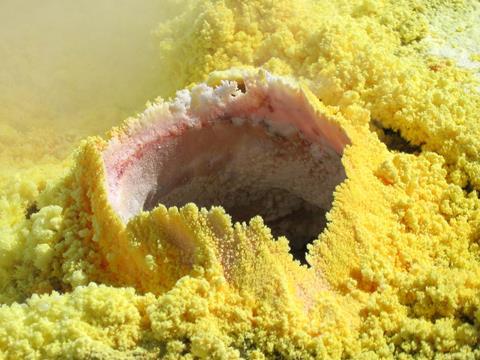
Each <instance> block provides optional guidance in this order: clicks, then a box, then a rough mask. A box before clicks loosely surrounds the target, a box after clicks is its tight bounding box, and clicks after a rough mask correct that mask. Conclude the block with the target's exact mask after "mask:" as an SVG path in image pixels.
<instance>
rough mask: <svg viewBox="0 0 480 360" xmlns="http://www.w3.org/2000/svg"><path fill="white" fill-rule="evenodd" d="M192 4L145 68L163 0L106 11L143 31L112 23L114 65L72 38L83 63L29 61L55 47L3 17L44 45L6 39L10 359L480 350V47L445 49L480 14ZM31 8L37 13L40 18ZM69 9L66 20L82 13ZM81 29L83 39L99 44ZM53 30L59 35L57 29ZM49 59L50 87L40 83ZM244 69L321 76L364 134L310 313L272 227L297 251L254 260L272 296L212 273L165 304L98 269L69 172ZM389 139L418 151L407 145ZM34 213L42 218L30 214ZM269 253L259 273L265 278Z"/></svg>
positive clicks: (2, 311) (3, 248)
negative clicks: (106, 142)
mask: <svg viewBox="0 0 480 360" xmlns="http://www.w3.org/2000/svg"><path fill="white" fill-rule="evenodd" d="M5 4H7V5H2V6H7V8H8V7H10V8H14V6H13V4H14V3H13V2H12V3H11V4H9V3H8V2H5ZM189 4H190V5H188V7H187V5H183V6H184V8H183V9H184V10H185V11H184V14H183V15H181V16H180V17H178V18H175V19H172V20H171V21H170V22H167V23H163V24H162V25H160V26H158V27H157V29H156V35H155V36H156V38H155V39H156V40H155V41H156V42H157V46H158V47H159V50H158V49H157V52H156V54H157V55H155V56H157V57H156V58H155V61H151V58H149V57H148V56H147V57H148V59H147V60H146V59H145V54H151V53H150V52H149V51H151V50H149V49H148V47H149V45H148V36H147V34H148V31H146V30H145V28H143V26H145V27H146V26H147V25H144V24H150V25H149V26H153V24H154V23H156V22H159V21H160V20H162V16H163V15H162V14H161V12H162V9H160V8H161V6H159V5H157V6H156V7H155V6H154V5H152V4H147V3H143V5H142V6H144V8H142V9H143V10H142V11H139V14H138V17H135V16H133V15H131V14H130V9H131V8H130V5H128V4H127V3H126V2H122V3H120V4H119V5H118V9H119V10H118V12H119V14H120V15H119V16H118V17H115V16H113V17H111V16H107V15H108V14H109V11H108V10H109V8H108V7H107V6H106V5H105V6H106V8H105V9H103V10H102V11H103V12H102V11H100V12H99V13H100V14H104V15H102V16H103V17H102V16H100V15H98V17H99V19H98V20H97V21H96V23H97V26H99V27H101V26H102V24H103V23H104V22H106V23H109V21H110V20H107V19H112V18H118V21H119V22H120V23H122V21H123V23H125V22H126V20H125V21H124V20H122V19H132V18H133V17H135V19H136V20H135V21H132V20H129V21H132V22H133V23H135V24H136V25H135V26H137V27H135V26H133V25H132V27H133V28H135V29H137V30H135V31H134V30H132V29H133V28H130V31H129V30H128V28H127V29H125V28H122V27H120V26H118V24H117V25H115V26H114V25H111V26H112V28H113V29H117V30H118V29H123V30H122V31H124V32H123V33H122V32H121V31H120V30H118V32H117V31H116V30H115V31H114V30H111V29H110V33H111V35H112V38H111V40H112V41H113V43H112V44H113V45H112V46H114V48H116V49H117V50H118V53H117V54H118V56H116V57H114V58H113V59H111V58H110V55H109V52H108V51H107V50H108V49H109V47H108V44H107V43H108V41H105V42H102V41H101V40H99V39H98V37H97V36H90V37H88V39H87V38H82V39H77V38H76V37H74V36H73V35H72V37H73V39H74V40H78V41H79V42H80V48H81V49H83V51H80V50H78V51H79V54H75V53H74V54H73V55H72V51H76V50H73V49H77V47H73V45H69V46H72V47H67V50H68V49H69V51H67V52H62V51H60V50H58V49H57V50H55V49H53V50H52V49H49V51H54V50H55V51H60V54H57V56H53V57H52V56H50V55H49V56H46V55H44V60H43V61H44V63H41V62H39V61H38V59H37V58H36V59H33V58H32V59H31V60H30V61H31V62H29V61H28V56H25V53H24V52H26V53H29V51H30V54H38V53H39V51H38V49H37V50H35V47H36V46H41V45H38V42H37V41H36V40H38V37H39V36H38V34H36V33H35V27H34V26H33V25H32V24H33V22H32V21H22V20H20V19H21V18H22V17H21V16H19V17H18V18H15V17H13V16H10V17H9V16H8V15H7V12H6V11H0V14H1V15H0V16H2V18H1V20H0V22H1V23H2V26H5V28H8V29H10V31H14V30H13V29H15V27H14V24H17V25H18V24H20V25H18V26H27V25H22V24H30V26H32V28H31V29H29V30H28V31H27V30H25V31H24V34H29V36H32V37H31V38H30V40H28V39H29V38H28V37H24V38H18V37H17V36H16V35H15V36H14V35H12V36H10V43H6V42H2V45H1V47H0V53H1V54H2V59H6V60H2V61H5V63H2V65H1V66H2V71H1V72H0V76H1V77H0V90H1V91H0V105H1V106H0V166H1V168H2V174H1V175H0V185H1V187H0V301H1V302H2V303H3V304H4V305H2V307H1V308H0V324H1V326H0V353H1V354H2V355H3V356H4V357H6V358H11V359H17V358H25V357H27V356H29V357H30V358H46V357H47V358H48V357H50V358H55V357H66V356H71V357H74V358H122V357H123V358H139V357H140V358H141V357H148V356H152V357H153V356H156V355H158V354H163V355H167V354H168V356H170V357H171V358H177V357H179V356H185V357H187V358H188V357H190V358H192V357H194V356H197V357H213V358H215V357H216V358H238V357H250V358H264V357H266V358H278V357H284V358H302V359H303V358H308V357H315V356H316V357H320V358H352V357H353V358H358V359H371V358H382V359H383V358H413V357H420V358H433V357H437V358H454V357H455V356H456V358H475V357H479V356H480V353H479V351H478V350H477V349H478V348H479V345H480V344H479V341H478V339H479V332H480V310H478V309H479V305H480V249H479V243H478V242H479V238H480V214H479V205H480V202H479V198H478V192H477V191H478V190H480V95H479V92H478V78H477V77H476V74H475V71H476V70H475V69H474V70H469V69H465V68H462V67H461V65H464V63H465V61H464V60H465V57H463V55H464V54H465V51H467V52H469V55H470V57H469V59H470V60H469V61H471V62H472V63H473V64H474V63H475V61H478V56H479V54H475V53H474V52H475V51H477V50H476V49H478V43H476V44H475V42H474V43H473V45H472V42H471V39H470V37H468V39H469V40H468V41H465V43H466V45H465V46H464V47H462V46H463V45H462V43H461V39H462V36H461V35H458V36H456V37H455V38H456V39H459V40H458V43H456V44H455V46H457V47H460V50H459V51H451V50H448V51H445V50H442V51H440V50H439V49H438V48H435V46H441V47H442V48H443V49H444V48H446V47H448V46H450V44H448V41H447V42H446V43H441V44H440V45H438V44H439V43H438V41H432V40H431V38H433V39H435V37H437V38H438V36H439V34H440V35H441V34H447V35H446V36H449V35H448V34H451V33H452V30H451V27H452V19H464V20H465V23H464V24H462V27H463V30H462V28H459V29H458V30H457V31H458V32H459V33H461V32H462V31H469V32H471V33H478V31H476V30H475V25H476V22H475V17H472V16H471V14H475V13H476V12H475V11H477V7H478V5H475V4H477V3H475V2H462V1H453V0H452V1H440V0H438V1H429V2H427V1H424V2H422V1H413V0H411V1H407V0H404V1H380V0H379V1H373V0H364V1H342V0H335V1H326V0H325V1H307V0H300V1H299V0H295V1H293V0H280V1H266V0H252V1H248V2H240V1H233V0H232V1H207V0H203V1H198V2H191V3H189ZM29 5H30V6H27V5H26V6H25V8H24V9H21V11H19V12H20V13H21V14H22V15H23V17H25V18H26V19H33V18H35V16H36V15H32V14H30V13H29V11H32V12H34V11H33V10H32V9H33V8H32V6H31V4H29ZM109 6H111V7H112V8H113V5H111V4H110V5H109ZM47 10H48V11H50V12H53V13H55V12H54V11H51V9H48V7H47ZM47 10H46V11H47ZM70 10H71V11H68V12H67V11H65V12H63V13H62V17H61V18H62V21H67V19H70V18H69V16H70V15H71V14H72V13H75V11H73V9H70ZM36 11H40V10H36ZM85 11H86V10H85ZM156 13H158V14H160V15H159V16H158V19H157V18H156V16H155V14H156ZM97 14H98V13H97ZM29 16H30V18H29ZM42 16H46V15H45V14H43V15H42ZM40 18H41V16H40ZM55 18H58V16H57V17H55ZM75 19H76V18H75V17H74V18H73V20H72V22H71V23H70V22H69V24H70V25H71V27H72V28H73V29H70V30H69V31H70V32H71V33H72V34H77V33H78V34H80V33H81V32H82V31H85V32H86V33H87V34H90V35H92V34H93V33H95V34H97V33H96V32H93V31H92V32H90V30H88V26H87V24H86V23H84V22H83V21H82V20H84V19H83V18H79V19H77V20H75ZM144 19H150V20H148V22H147V20H145V22H144ZM442 19H445V20H444V21H443V23H445V27H444V28H442V26H441V24H442ZM12 23H13V24H12ZM453 23H454V21H453ZM5 24H6V25H5ZM130 24H132V23H130ZM70 25H69V26H70ZM44 26H45V25H44ZM83 27H86V28H85V29H83ZM138 27H141V28H142V29H143V30H138ZM47 28H48V29H49V30H48V31H50V32H47V33H48V37H49V38H52V39H57V40H58V37H59V36H60V35H59V32H58V31H57V30H58V29H55V24H54V23H53V24H51V27H47ZM67 28H68V27H67ZM78 28H82V30H79V29H78ZM472 28H473V30H472ZM439 29H441V30H439ZM465 29H466V30H465ZM74 30H76V31H74ZM45 31H46V30H45ZM19 32H20V33H21V31H19ZM32 32H33V33H32ZM13 33H14V34H16V33H15V31H14V32H13ZM63 33H64V34H65V33H66V34H68V32H63ZM132 33H133V34H135V36H133V35H131V34H132ZM2 34H3V33H2ZM32 34H33V35H32ZM138 34H142V35H138ZM130 35H131V37H132V38H133V39H132V38H129V36H130ZM2 36H3V35H2ZM5 36H6V38H8V36H7V35H5ZM25 36H26V35H25ZM75 36H79V35H75ZM117 36H118V37H117ZM31 39H35V41H34V43H32V44H30V45H28V44H29V43H28V41H33V40H31ZM139 39H141V40H139ZM109 40H110V38H109ZM477 41H478V40H477ZM115 42H118V43H116V45H115ZM19 43H20V44H22V46H20V45H18V44H19ZM46 43H47V44H50V42H46ZM125 43H127V44H128V43H130V44H131V43H134V45H129V46H127V45H125ZM4 44H6V45H4ZM23 44H25V46H23ZM92 44H95V46H94V48H98V49H102V51H104V52H105V53H102V54H103V55H98V54H97V55H96V56H93V57H92V58H91V60H92V63H89V64H88V65H86V63H88V61H87V59H86V58H85V57H87V56H86V55H85V53H84V51H88V49H90V46H91V45H92ZM445 44H446V45H445ZM31 46H32V47H33V48H32V47H31ZM49 46H50V45H49ZM475 46H477V47H475ZM103 47H105V49H103ZM47 48H48V46H47ZM29 49H30V50H29ZM457 49H458V48H457ZM465 49H466V50H465ZM458 54H461V55H458ZM438 55H442V56H449V57H439V56H438ZM457 55H458V56H460V58H458V56H457ZM82 56H85V57H84V58H82ZM152 56H154V55H152ZM51 59H57V60H58V62H57V63H55V62H54V63H52V60H51ZM462 59H463V60H462ZM456 60H458V65H460V66H457V64H456ZM461 60H462V61H463V63H462V61H461ZM79 63H80V64H79ZM32 64H34V65H35V66H38V67H39V69H40V70H39V71H38V73H35V75H36V76H37V77H38V78H39V79H41V81H35V79H33V78H31V77H33V75H29V74H28V71H30V70H31V69H33V67H32ZM241 65H252V66H255V67H258V66H262V67H265V68H267V69H269V70H270V71H272V72H275V73H278V74H281V75H292V76H294V77H295V78H297V79H302V80H304V81H306V82H307V83H308V85H309V87H310V89H311V90H312V92H313V93H314V94H315V96H316V97H317V98H319V99H320V100H321V101H322V102H323V103H324V104H325V105H328V106H331V107H332V109H333V110H332V111H336V112H338V114H340V115H341V116H342V117H343V118H344V119H345V124H344V126H345V128H346V129H347V131H348V133H349V135H350V137H351V139H352V146H351V147H350V148H348V149H347V151H346V153H345V155H344V165H345V168H346V171H347V177H348V179H347V180H346V181H345V182H344V183H343V184H342V185H341V186H340V188H339V189H337V192H336V194H335V202H334V206H333V209H332V211H331V212H330V214H329V217H328V219H329V221H330V223H329V226H328V228H327V230H326V231H324V232H323V233H322V234H321V235H320V236H319V239H318V240H317V241H316V242H315V244H314V245H313V246H312V247H311V249H310V257H309V261H310V263H311V265H312V267H314V268H315V269H318V271H321V273H322V274H323V275H324V276H325V279H326V281H327V282H328V286H329V291H325V292H321V293H320V294H319V296H318V299H316V302H315V305H314V307H313V308H312V309H313V310H311V311H310V313H309V314H308V315H305V314H304V313H302V312H299V311H297V309H294V308H291V307H290V306H289V305H290V303H289V294H288V292H282V291H281V290H282V289H279V288H276V284H277V282H278V281H279V280H280V279H277V278H276V277H278V274H277V273H275V272H274V271H272V269H274V268H275V269H277V268H282V269H284V268H285V269H287V270H288V267H289V266H290V265H289V263H288V261H290V260H289V259H287V257H286V256H284V255H285V254H286V251H287V249H286V245H287V244H286V242H285V241H279V242H277V243H274V242H273V240H272V239H271V238H270V237H269V236H268V234H267V233H266V232H265V228H264V227H263V225H262V224H261V223H259V222H258V221H256V222H255V221H254V222H252V223H251V224H250V226H249V227H248V228H246V229H244V230H242V231H244V232H245V233H246V234H247V235H248V236H249V237H250V238H252V239H256V240H258V241H259V242H261V243H265V244H269V245H266V246H268V247H270V248H275V249H276V250H275V251H277V252H278V254H281V255H279V256H278V257H268V256H267V255H265V257H264V258H262V259H261V260H258V259H255V258H254V259H252V262H251V263H245V264H244V269H245V276H246V278H248V280H249V281H252V282H255V283H256V284H258V288H262V289H263V288H265V289H266V290H265V291H262V292H260V293H261V294H264V295H265V294H266V295H265V296H260V297H259V296H257V295H258V293H255V292H248V291H247V292H245V293H240V292H238V291H235V289H232V288H231V287H230V286H227V285H226V284H224V283H223V282H222V281H221V279H219V278H218V277H215V276H213V275H212V274H214V273H215V272H214V271H213V270H215V269H209V268H208V266H206V267H205V268H198V269H195V272H194V273H192V274H190V276H186V277H184V278H182V279H181V280H179V281H178V282H176V283H175V284H174V285H173V284H172V287H171V289H170V290H169V291H166V292H161V293H158V292H157V293H155V294H152V293H144V294H140V293H139V292H138V291H136V289H135V284H130V285H131V286H130V287H122V286H121V285H120V284H112V283H111V281H110V282H109V279H108V278H107V277H105V276H104V274H102V270H101V269H100V268H99V267H96V266H95V265H94V264H96V261H95V259H96V258H95V257H96V254H95V252H94V251H93V249H94V246H93V245H92V246H90V245H88V243H87V242H86V241H84V240H83V239H86V238H88V237H89V236H90V234H91V231H92V227H91V226H90V225H89V223H88V221H89V216H90V215H89V214H88V211H83V209H82V207H81V204H82V195H81V191H80V185H79V184H80V183H81V182H82V178H81V176H80V177H76V174H77V175H78V174H79V173H78V172H76V171H75V170H74V171H73V172H71V173H70V172H69V171H70V169H72V168H73V169H76V167H75V160H74V159H67V160H66V161H64V162H62V161H63V159H65V158H66V156H67V154H68V153H69V152H70V150H71V149H72V148H73V144H77V143H78V141H79V139H80V138H82V137H84V136H86V135H93V134H97V133H99V132H103V131H104V130H106V129H108V128H109V127H110V126H111V125H113V124H116V123H118V121H119V120H120V119H121V118H124V117H126V116H128V115H134V113H135V112H136V111H139V110H140V109H141V107H142V105H143V103H145V102H146V101H147V100H149V99H152V98H154V97H155V96H157V95H162V96H169V95H172V94H173V93H174V92H175V91H176V90H178V89H181V88H183V87H186V86H189V85H191V84H192V83H195V82H200V81H203V80H205V79H206V78H207V76H208V74H209V73H210V72H211V71H213V70H224V69H228V68H230V67H232V66H241ZM97 66H98V67H97ZM132 67H137V68H139V69H140V70H139V71H138V72H137V71H133V72H130V71H129V69H131V68H132ZM147 68H148V70H145V69H147ZM5 69H6V70H5ZM72 69H77V70H78V71H75V70H72ZM38 74H43V76H39V75H38ZM45 74H52V76H51V77H50V76H45ZM22 77H26V78H27V79H25V78H22ZM51 79H54V80H55V81H53V80H52V82H50V80H51ZM86 79H88V81H87V80H86ZM33 84H35V86H33ZM79 88H80V89H81V91H78V89H79ZM112 91H113V92H112ZM67 100H68V101H67ZM32 124H34V125H32ZM387 128H388V129H394V130H396V131H398V132H399V133H400V134H401V136H402V137H403V138H404V139H406V140H408V141H409V142H410V143H411V144H410V146H412V145H415V146H417V147H416V148H415V149H416V150H417V151H416V152H413V153H410V152H405V151H402V149H400V150H394V149H393V147H392V141H393V140H392V137H391V136H390V134H391V132H389V131H386V132H385V131H384V129H387ZM387 144H388V146H389V147H390V149H389V148H388V147H387ZM14 173H16V174H14ZM34 203H35V204H36V205H35V206H36V208H37V209H38V210H39V211H38V212H37V213H36V214H34V215H32V216H31V217H30V218H27V217H26V216H25V214H26V209H28V208H29V207H31V206H32V205H33V204H34ZM195 211H196V210H195V209H192V208H187V209H184V210H182V211H181V212H180V213H175V211H173V213H171V214H170V216H171V219H174V220H175V221H177V223H176V222H175V221H173V220H172V221H173V222H172V224H173V225H172V229H176V226H179V227H182V226H187V225H188V226H193V227H195V226H198V227H199V228H200V227H201V225H199V224H201V221H199V222H197V223H195V221H196V220H195V219H200V218H201V217H199V216H198V215H197V213H196V212H195ZM216 216H219V218H220V219H223V218H224V217H222V216H223V215H221V214H217V215H216ZM192 219H193V220H192ZM140 225H141V224H140ZM147 225H148V224H147ZM147 225H146V226H147ZM224 225H225V226H226V227H228V226H230V224H224ZM255 260H257V261H260V266H257V267H256V268H255V269H256V272H253V273H252V272H251V271H250V272H249V271H248V270H251V269H252V268H253V264H254V263H255V262H254V261H255ZM249 264H250V265H252V266H251V267H250V268H249ZM264 264H265V265H264ZM153 265H154V264H153ZM282 271H283V270H282ZM98 279H102V281H98ZM92 281H96V282H97V283H91V282H92ZM100 282H104V283H106V284H110V285H105V284H100ZM190 354H192V355H190Z"/></svg>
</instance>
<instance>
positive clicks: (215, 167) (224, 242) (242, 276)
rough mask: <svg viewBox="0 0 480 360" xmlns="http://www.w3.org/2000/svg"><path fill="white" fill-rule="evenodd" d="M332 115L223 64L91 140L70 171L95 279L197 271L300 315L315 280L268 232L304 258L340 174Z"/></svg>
mask: <svg viewBox="0 0 480 360" xmlns="http://www.w3.org/2000/svg"><path fill="white" fill-rule="evenodd" d="M229 78H230V79H229ZM341 121H342V119H341V118H340V116H339V115H335V114H334V113H333V111H332V109H329V108H327V107H325V106H323V105H322V104H321V103H320V102H319V101H318V100H316V98H315V97H313V96H312V95H311V94H310V93H309V90H308V89H307V88H306V87H305V86H303V85H299V84H296V83H295V82H294V81H293V80H290V79H286V78H281V77H276V76H273V75H271V74H269V73H268V72H265V71H263V70H260V71H253V70H232V71H230V72H224V73H216V74H213V75H212V76H211V78H210V79H209V81H207V83H202V84H199V85H196V86H194V87H193V88H191V89H189V90H183V91H180V92H178V93H177V96H176V98H175V99H173V100H172V101H169V102H164V101H160V102H157V103H155V104H152V105H151V106H150V107H149V108H147V110H146V111H145V112H144V113H143V114H141V115H140V116H139V117H138V118H136V119H130V120H129V121H127V122H126V123H125V124H124V125H123V126H121V127H119V128H116V129H113V130H112V131H111V133H110V135H109V138H108V139H107V140H103V139H101V138H91V139H90V140H88V141H87V142H86V143H85V145H84V147H83V149H82V150H81V151H80V154H79V156H78V165H77V172H78V173H79V174H80V178H81V179H82V182H83V184H82V191H83V192H84V194H85V196H86V199H87V200H86V202H85V207H88V208H89V209H90V213H91V221H92V225H93V226H92V227H93V232H92V234H91V235H92V237H91V239H87V240H86V241H91V242H92V244H94V246H95V247H97V250H98V252H97V255H99V256H100V259H99V265H98V266H100V267H102V269H103V270H104V273H102V277H104V279H102V280H104V281H107V282H110V283H112V284H116V285H130V286H134V287H135V288H136V289H137V290H139V291H142V292H146V291H150V292H154V293H162V292H164V291H167V290H169V289H170V288H171V287H172V286H173V285H174V284H175V282H176V281H177V280H178V279H180V278H181V277H182V276H185V275H189V274H192V273H195V272H196V271H207V272H210V273H211V276H214V275H212V274H216V275H215V276H219V277H225V278H226V280H227V281H228V283H229V284H230V285H231V286H233V287H235V288H238V289H241V290H245V291H249V292H251V293H252V294H256V296H261V297H263V296H265V292H268V291H273V290H274V289H275V287H277V286H279V287H284V288H285V289H290V290H292V291H286V293H285V294H289V295H288V296H289V297H291V301H292V302H294V303H298V305H299V306H300V308H303V309H304V310H307V311H308V310H309V309H310V307H311V305H312V301H313V299H314V298H315V296H316V294H317V293H318V292H320V291H322V290H325V289H326V288H327V285H326V281H325V280H324V279H323V276H322V274H321V271H316V270H315V268H307V267H305V266H301V265H300V263H299V262H298V261H295V260H294V259H293V258H292V256H291V255H290V254H289V253H288V247H287V246H286V244H287V242H286V239H285V238H283V237H282V239H283V240H281V241H275V240H274V238H275V237H272V235H271V231H272V232H273V233H274V235H275V236H282V235H287V237H288V239H289V240H290V248H291V252H292V253H293V255H294V256H295V257H296V258H299V259H301V260H302V261H303V260H304V259H305V253H306V252H308V250H307V244H308V243H310V242H312V241H313V240H314V239H316V238H317V237H318V235H319V234H320V233H321V232H322V231H323V229H324V227H325V225H326V219H325V214H326V212H328V211H329V210H330V208H331V206H332V201H333V193H334V191H335V187H336V186H337V185H338V184H340V183H341V182H342V181H343V180H344V179H345V177H346V174H345V169H344V167H343V165H342V160H341V159H342V154H343V150H344V147H345V146H346V145H348V144H350V140H349V138H348V136H347V134H346V133H345V131H344V130H343V129H342V127H341ZM212 206H213V207H212ZM259 216H261V217H259ZM247 222H248V223H249V224H248V225H247ZM264 223H265V224H266V225H264ZM267 226H268V227H267ZM277 257H279V258H281V259H284V261H279V259H276V258H277ZM265 267H266V268H271V272H270V274H269V277H270V280H267V281H265V282H264V284H262V283H261V282H259V279H260V277H261V276H263V275H262V274H265ZM262 268H263V269H262ZM199 269H202V270H199ZM105 277H106V278H105ZM275 279H276V280H275ZM275 281H278V282H279V283H278V284H273V285H272V284H270V282H275ZM272 286H273V287H272Z"/></svg>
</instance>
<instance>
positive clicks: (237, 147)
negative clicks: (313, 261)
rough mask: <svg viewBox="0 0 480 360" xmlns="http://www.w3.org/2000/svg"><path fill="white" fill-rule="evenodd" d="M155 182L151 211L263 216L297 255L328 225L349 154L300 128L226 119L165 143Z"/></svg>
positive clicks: (239, 218) (302, 256)
mask: <svg viewBox="0 0 480 360" xmlns="http://www.w3.org/2000/svg"><path fill="white" fill-rule="evenodd" d="M164 148H165V149H167V151H164V152H163V153H162V156H161V159H157V161H159V162H160V164H161V165H160V168H159V169H158V170H159V171H158V177H157V180H156V182H155V186H154V187H153V188H151V189H150V190H149V192H148V194H147V196H146V198H145V202H144V204H143V210H145V211H150V210H152V209H153V208H155V207H156V206H157V205H158V204H164V205H165V206H167V207H168V206H183V205H185V204H187V203H190V202H193V203H195V204H196V205H197V206H199V207H206V208H210V207H211V206H222V207H223V208H224V209H225V210H226V212H227V213H228V214H230V215H231V216H232V219H233V220H234V221H240V222H242V221H246V222H248V220H250V219H251V218H253V217H254V216H257V215H260V216H261V217H262V218H263V220H264V222H265V224H266V225H267V226H269V228H270V229H271V230H272V234H273V235H274V236H276V237H278V236H286V237H287V238H288V240H289V243H290V248H291V252H292V254H293V256H294V258H295V259H297V260H299V261H300V262H302V263H306V260H305V255H306V253H307V244H309V243H311V242H312V241H313V240H315V239H316V238H317V237H318V235H319V234H320V233H321V232H322V230H323V229H324V227H325V225H326V219H325V215H326V213H327V212H328V211H329V209H330V207H331V204H332V201H333V191H334V188H335V186H336V185H338V184H339V183H340V182H341V181H343V180H344V179H345V171H344V169H343V166H342V164H341V158H340V157H339V156H338V155H337V154H336V153H334V152H329V151H325V149H322V148H321V147H320V146H316V145H314V144H311V143H309V142H308V141H306V140H305V139H304V138H303V137H302V134H301V133H299V132H296V133H294V134H290V135H289V136H279V135H277V134H273V133H270V132H269V130H268V125H267V123H265V122H262V121H259V122H252V121H249V120H248V119H234V120H232V119H225V120H222V121H219V122H217V123H214V124H213V125H210V126H205V127H202V128H200V129H198V128H195V129H190V130H188V131H186V132H184V133H183V135H182V136H179V137H172V138H171V139H169V140H167V142H166V143H165V144H164Z"/></svg>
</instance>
